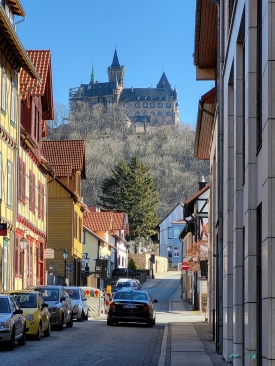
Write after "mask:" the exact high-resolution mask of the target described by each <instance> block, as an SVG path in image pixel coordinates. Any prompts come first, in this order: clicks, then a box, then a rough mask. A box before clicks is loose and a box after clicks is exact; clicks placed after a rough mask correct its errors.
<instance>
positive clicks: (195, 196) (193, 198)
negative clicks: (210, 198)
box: [184, 183, 210, 205]
mask: <svg viewBox="0 0 275 366" xmlns="http://www.w3.org/2000/svg"><path fill="white" fill-rule="evenodd" d="M209 187H210V183H207V184H206V186H204V187H203V188H202V189H201V190H200V191H198V192H196V193H195V194H193V196H192V197H190V198H189V199H188V200H187V201H185V202H184V204H185V205H188V204H189V203H191V202H192V201H194V200H195V199H196V198H198V197H199V196H200V195H201V194H203V193H204V192H205V191H207V189H208V188H209Z"/></svg>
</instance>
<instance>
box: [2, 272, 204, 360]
mask: <svg viewBox="0 0 275 366" xmlns="http://www.w3.org/2000/svg"><path fill="white" fill-rule="evenodd" d="M143 289H144V290H147V291H148V292H149V293H150V294H151V296H152V298H153V299H158V301H159V302H158V304H156V305H157V318H156V325H155V326H154V327H153V328H147V326H146V325H138V324H119V325H114V326H107V324H106V319H105V318H101V319H93V318H89V320H88V321H86V322H83V323H79V322H74V326H73V328H71V329H69V328H66V327H64V329H63V331H56V330H55V331H52V334H51V336H50V337H49V338H44V337H43V338H42V339H41V341H39V342H37V341H34V340H28V341H27V343H26V346H24V347H20V346H16V348H15V350H14V351H13V352H8V351H5V350H2V349H1V351H0V359H1V364H3V365H5V366H14V365H15V364H20V366H25V365H26V366H27V365H28V366H33V365H41V366H44V365H45V366H46V365H47V366H57V365H58V366H59V365H64V366H67V365H73V366H78V365H79V366H86V365H89V366H91V365H104V366H105V365H114V366H129V365H130V366H158V365H160V363H159V362H160V356H161V352H162V346H163V342H164V341H166V342H167V350H168V352H167V354H165V357H164V358H165V363H163V365H171V352H170V353H169V347H170V348H171V345H170V346H169V342H170V343H171V334H170V333H169V332H167V339H165V336H164V335H165V334H164V331H165V328H167V329H168V328H169V327H168V326H167V325H168V324H169V323H171V322H172V323H173V324H175V323H177V322H198V321H199V322H201V321H202V320H203V316H202V315H196V314H193V312H191V313H190V314H187V312H186V311H185V312H183V311H178V309H177V301H175V302H173V303H170V302H169V300H170V299H171V297H172V296H173V295H175V294H176V293H177V290H178V289H179V273H178V272H175V273H174V274H173V273H171V275H169V276H168V277H166V278H164V279H156V280H154V281H153V280H149V281H148V282H147V283H146V284H144V286H143ZM181 302H182V301H181ZM169 309H170V312H169ZM188 324H189V323H188Z"/></svg>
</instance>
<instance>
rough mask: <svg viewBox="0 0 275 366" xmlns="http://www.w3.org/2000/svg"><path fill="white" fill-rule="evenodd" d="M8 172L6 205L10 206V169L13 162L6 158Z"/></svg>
mask: <svg viewBox="0 0 275 366" xmlns="http://www.w3.org/2000/svg"><path fill="white" fill-rule="evenodd" d="M7 169H8V174H7V205H8V206H9V207H12V169H13V164H12V162H11V161H10V160H8V164H7Z"/></svg>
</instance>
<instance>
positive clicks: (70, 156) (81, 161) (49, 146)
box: [42, 140, 86, 178]
mask: <svg viewBox="0 0 275 366" xmlns="http://www.w3.org/2000/svg"><path fill="white" fill-rule="evenodd" d="M42 154H43V156H44V157H45V158H46V159H47V160H48V162H49V163H50V164H51V165H56V166H58V165H60V166H62V165H71V166H72V169H73V170H74V171H76V170H78V171H81V173H82V178H86V176H85V141H84V140H63V141H43V142H42Z"/></svg>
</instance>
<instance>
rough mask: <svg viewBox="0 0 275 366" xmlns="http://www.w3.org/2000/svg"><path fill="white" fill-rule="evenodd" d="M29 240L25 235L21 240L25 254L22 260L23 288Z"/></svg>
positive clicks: (21, 246)
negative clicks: (26, 250)
mask: <svg viewBox="0 0 275 366" xmlns="http://www.w3.org/2000/svg"><path fill="white" fill-rule="evenodd" d="M28 244H29V242H28V240H27V239H26V238H25V237H24V236H23V238H22V239H21V240H20V248H21V251H22V254H23V260H22V290H23V289H24V282H25V249H26V248H27V246H28Z"/></svg>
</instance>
